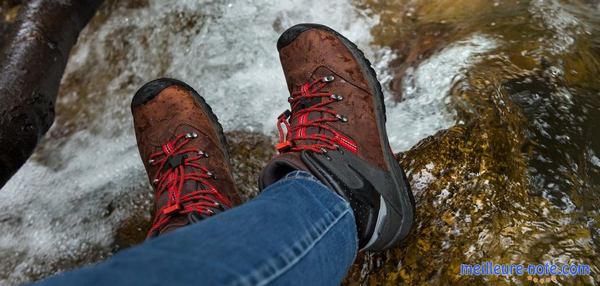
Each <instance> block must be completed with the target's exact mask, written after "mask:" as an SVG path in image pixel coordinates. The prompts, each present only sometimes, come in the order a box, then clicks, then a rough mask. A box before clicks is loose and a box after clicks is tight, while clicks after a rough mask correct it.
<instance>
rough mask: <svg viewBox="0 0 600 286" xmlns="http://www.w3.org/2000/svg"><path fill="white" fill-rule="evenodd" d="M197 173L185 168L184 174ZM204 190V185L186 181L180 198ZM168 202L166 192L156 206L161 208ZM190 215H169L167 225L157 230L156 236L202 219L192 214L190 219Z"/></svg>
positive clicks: (167, 193)
mask: <svg viewBox="0 0 600 286" xmlns="http://www.w3.org/2000/svg"><path fill="white" fill-rule="evenodd" d="M165 171H166V170H165ZM198 171H199V170H197V169H195V168H192V167H186V168H185V172H186V174H189V173H190V172H198ZM205 188H207V186H205V185H204V184H202V183H200V182H198V181H193V180H186V181H185V182H184V183H183V189H182V190H181V194H180V196H185V195H186V194H188V193H190V192H193V191H196V190H200V189H205ZM168 202H169V192H168V191H167V192H164V193H163V194H162V195H161V196H160V198H159V199H158V203H157V206H158V207H159V208H162V207H163V206H166V205H167V204H168ZM181 207H183V206H181ZM157 211H158V210H157ZM190 215H192V213H190V214H189V215H188V214H178V213H173V214H171V217H170V219H169V223H168V224H166V225H165V226H164V227H162V228H161V229H159V230H158V234H159V235H160V234H163V233H167V232H170V231H172V230H175V229H177V228H180V227H182V226H185V225H188V224H190V223H194V222H196V221H198V220H199V219H198V218H203V217H204V216H203V215H201V214H194V217H191V216H190Z"/></svg>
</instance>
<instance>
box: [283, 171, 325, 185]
mask: <svg viewBox="0 0 600 286" xmlns="http://www.w3.org/2000/svg"><path fill="white" fill-rule="evenodd" d="M297 179H302V180H309V181H313V182H315V183H319V184H321V185H323V183H322V182H321V181H319V179H317V177H315V176H313V175H312V174H311V173H309V172H306V171H293V172H290V173H288V174H287V175H285V177H283V178H281V180H280V181H285V180H297ZM325 187H326V188H327V186H325ZM327 189H329V188H327Z"/></svg>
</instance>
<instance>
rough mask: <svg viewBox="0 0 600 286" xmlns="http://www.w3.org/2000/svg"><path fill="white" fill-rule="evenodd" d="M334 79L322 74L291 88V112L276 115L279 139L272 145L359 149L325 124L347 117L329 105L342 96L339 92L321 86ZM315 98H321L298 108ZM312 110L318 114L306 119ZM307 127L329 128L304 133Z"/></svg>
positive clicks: (284, 148) (288, 149)
mask: <svg viewBox="0 0 600 286" xmlns="http://www.w3.org/2000/svg"><path fill="white" fill-rule="evenodd" d="M334 79H335V78H334V77H333V76H325V77H322V78H319V79H317V80H314V81H313V82H311V83H305V84H303V85H302V86H301V87H300V90H298V91H294V92H292V95H291V96H290V97H289V98H288V102H289V103H290V105H291V109H292V110H293V112H292V111H290V110H286V111H285V112H283V113H282V114H281V115H280V116H279V118H278V121H277V129H278V130H279V143H278V144H277V145H276V146H275V148H276V149H277V151H279V152H280V153H286V152H298V151H302V150H311V151H314V152H318V153H327V150H335V149H338V148H340V147H343V148H345V149H347V150H350V151H351V152H353V153H357V152H358V146H357V145H356V143H355V142H354V141H353V140H352V139H350V138H348V137H347V136H344V135H343V134H341V133H340V132H338V131H337V130H335V129H334V128H332V127H330V126H328V125H327V123H328V122H337V121H341V122H347V121H348V118H347V117H345V116H344V115H341V114H338V113H337V112H335V110H333V109H331V108H330V107H329V106H328V105H329V104H331V103H333V102H338V101H342V100H343V99H344V98H343V97H342V96H341V95H337V94H334V93H331V92H327V91H323V88H324V87H325V86H326V85H328V84H329V83H331V82H333V80H334ZM316 98H321V102H320V103H317V104H314V105H312V106H309V107H304V108H300V105H301V104H302V102H306V101H310V100H313V99H316ZM313 112H319V113H320V114H321V116H320V117H319V118H316V119H312V120H311V119H309V115H310V114H311V113H313ZM290 122H292V124H290ZM282 125H283V126H285V127H286V129H287V134H286V133H284V130H283V127H282ZM309 127H317V128H321V130H326V131H328V132H320V133H312V134H307V133H308V132H307V129H308V128H309ZM326 133H328V134H326ZM302 141H305V142H304V143H303V142H302ZM308 142H310V143H308Z"/></svg>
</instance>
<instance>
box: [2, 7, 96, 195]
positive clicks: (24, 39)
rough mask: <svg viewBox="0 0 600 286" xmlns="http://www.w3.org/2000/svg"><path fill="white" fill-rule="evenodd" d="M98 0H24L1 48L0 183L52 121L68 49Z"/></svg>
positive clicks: (27, 155)
mask: <svg viewBox="0 0 600 286" xmlns="http://www.w3.org/2000/svg"><path fill="white" fill-rule="evenodd" d="M102 2H103V1H102V0H80V1H76V0H63V1H56V0H33V1H29V2H27V3H26V4H23V7H21V11H20V13H19V16H18V17H17V20H16V22H15V23H14V25H13V29H12V31H11V34H10V35H9V36H8V37H7V41H6V42H5V44H4V46H3V48H2V50H1V51H0V63H1V66H2V69H1V70H0V187H2V186H4V184H5V183H6V182H7V181H8V179H9V178H10V177H11V176H12V175H13V174H14V173H15V172H16V171H17V170H18V169H19V168H20V167H21V166H22V165H23V164H24V163H25V161H26V160H27V158H29V156H30V155H31V153H32V152H33V150H34V148H35V146H36V145H37V143H38V141H39V140H40V138H41V137H42V136H43V135H44V134H45V133H46V131H48V129H49V128H50V126H52V123H53V122H54V103H55V100H56V95H57V93H58V88H59V85H60V79H61V77H62V74H63V72H64V69H65V66H66V63H67V59H68V57H69V52H70V50H71V48H72V47H73V45H74V44H75V43H76V42H77V37H78V36H79V32H80V31H81V30H82V29H83V27H85V25H86V24H87V23H88V21H89V20H90V19H91V18H92V16H93V15H94V13H95V12H96V10H97V9H98V7H99V6H100V4H101V3H102Z"/></svg>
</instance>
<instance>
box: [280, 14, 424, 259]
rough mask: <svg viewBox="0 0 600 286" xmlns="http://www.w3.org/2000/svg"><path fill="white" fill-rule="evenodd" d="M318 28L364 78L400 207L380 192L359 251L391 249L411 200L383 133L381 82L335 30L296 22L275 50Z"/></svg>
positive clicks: (408, 219) (408, 221) (407, 222)
mask: <svg viewBox="0 0 600 286" xmlns="http://www.w3.org/2000/svg"><path fill="white" fill-rule="evenodd" d="M311 29H319V30H324V31H327V32H330V33H332V34H334V35H335V36H336V37H337V38H338V39H340V41H342V43H343V44H344V46H346V48H347V49H348V50H349V51H350V52H351V53H352V55H353V56H354V57H355V58H356V59H357V60H358V63H359V65H360V68H361V71H362V72H363V74H364V75H366V77H367V81H368V83H369V88H370V89H371V91H372V94H373V95H375V96H373V101H374V103H375V106H376V108H377V109H378V111H379V112H376V118H377V126H378V127H379V131H380V132H379V139H380V142H381V144H382V146H384V147H383V152H384V157H385V161H386V164H387V166H388V168H389V170H391V172H392V174H393V175H392V178H393V181H394V184H395V188H394V189H396V190H399V191H400V202H399V203H400V210H398V211H399V212H400V213H399V212H398V211H396V210H397V209H396V208H392V207H390V204H391V203H390V202H388V201H387V200H386V199H385V198H384V196H382V195H380V200H381V204H380V208H379V214H378V218H377V222H376V226H375V231H374V233H373V237H372V238H371V240H370V241H369V242H368V243H367V244H366V246H365V247H364V248H363V250H368V251H380V250H385V249H388V248H391V247H393V246H395V245H396V244H398V243H399V242H401V241H402V240H403V239H404V238H406V236H408V234H409V232H410V230H411V228H412V225H413V222H414V213H415V200H414V196H413V194H412V192H411V190H410V185H409V184H408V180H407V179H406V175H405V173H404V170H403V169H402V167H401V166H400V164H399V163H398V161H396V157H395V156H394V154H393V153H392V150H391V147H390V143H389V140H388V136H387V130H386V127H385V122H386V120H387V118H386V111H385V104H384V98H383V92H382V90H381V84H380V83H379V81H378V80H377V74H376V73H375V70H374V69H373V67H372V65H371V62H370V61H369V60H368V59H367V58H366V57H365V55H364V53H363V52H362V51H361V50H360V49H359V48H358V47H357V46H356V45H355V44H354V43H353V42H351V41H350V40H348V39H347V38H346V37H344V36H343V35H341V34H340V33H338V32H337V31H335V30H333V29H331V28H329V27H327V26H324V25H320V24H299V25H295V26H293V27H291V28H289V29H288V30H287V31H285V32H284V33H283V34H282V35H281V37H280V38H279V40H278V41H277V49H278V50H281V49H282V48H284V47H285V46H287V45H288V44H290V43H291V42H292V41H294V40H295V39H296V38H297V37H298V36H299V35H300V34H301V33H303V32H305V31H308V30H311Z"/></svg>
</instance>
